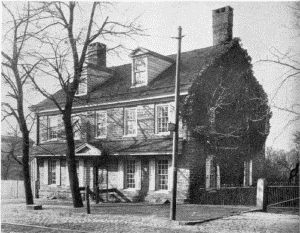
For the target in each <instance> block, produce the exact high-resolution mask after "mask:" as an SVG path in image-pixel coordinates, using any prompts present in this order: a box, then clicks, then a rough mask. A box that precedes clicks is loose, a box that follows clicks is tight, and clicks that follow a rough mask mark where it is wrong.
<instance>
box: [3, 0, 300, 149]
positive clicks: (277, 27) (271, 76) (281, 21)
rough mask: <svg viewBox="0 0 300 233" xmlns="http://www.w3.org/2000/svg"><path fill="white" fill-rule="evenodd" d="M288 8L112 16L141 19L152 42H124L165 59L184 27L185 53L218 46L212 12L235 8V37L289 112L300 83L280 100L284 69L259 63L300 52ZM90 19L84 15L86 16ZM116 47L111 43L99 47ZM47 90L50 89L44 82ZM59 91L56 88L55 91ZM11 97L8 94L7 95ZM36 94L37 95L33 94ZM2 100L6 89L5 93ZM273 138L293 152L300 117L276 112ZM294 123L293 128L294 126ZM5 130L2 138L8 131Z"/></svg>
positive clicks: (173, 6)
mask: <svg viewBox="0 0 300 233" xmlns="http://www.w3.org/2000/svg"><path fill="white" fill-rule="evenodd" d="M290 4H291V3H288V2H255V3H252V2H199V1H197V2H187V1H184V2H171V1H168V2H131V3H130V2H115V9H117V11H114V12H113V13H111V14H110V15H109V17H110V19H112V20H119V21H120V20H121V21H122V20H126V19H129V20H130V19H133V18H136V17H137V16H139V18H138V22H139V24H140V25H141V26H142V27H143V28H147V29H148V30H147V34H148V35H149V36H146V37H137V38H135V41H132V40H131V41H129V40H123V39H122V38H119V39H118V40H119V41H116V43H117V42H122V43H123V44H124V45H126V47H128V48H130V49H135V48H137V47H138V46H141V47H144V48H147V49H150V50H152V51H155V52H157V53H160V54H163V55H169V54H175V53H176V52H177V40H175V39H173V38H172V37H176V36H177V34H178V27H179V26H181V27H182V33H183V35H185V37H184V38H183V40H182V52H185V51H190V50H194V49H199V48H205V47H209V46H212V41H213V40H212V10H214V9H218V8H221V7H224V6H227V5H229V6H231V7H232V8H233V9H234V13H233V15H234V16H233V37H239V38H240V39H241V43H242V44H243V48H245V49H246V50H247V51H248V54H249V55H250V56H251V57H252V64H253V70H254V75H255V76H256V78H257V79H258V81H259V83H260V84H261V85H262V86H263V88H264V90H265V92H266V93H267V95H268V98H269V100H270V103H271V105H275V106H280V107H289V106H290V105H291V104H293V103H299V102H300V94H299V93H300V92H299V91H300V82H299V81H300V80H299V79H298V80H296V79H291V80H289V81H288V82H286V83H285V84H284V85H283V86H282V88H280V91H279V92H278V93H277V94H276V95H275V93H276V91H277V89H278V87H279V86H280V83H281V82H282V80H283V78H284V76H283V74H284V73H285V72H287V70H286V69H283V68H282V67H279V66H278V65H271V64H269V63H263V62H259V60H260V59H267V58H272V56H271V53H270V52H271V51H274V49H277V50H279V51H281V52H284V53H285V52H287V51H291V52H299V45H300V40H299V37H296V32H295V31H293V30H292V29H291V26H292V20H293V17H292V12H291V9H290V8H289V7H288V5H290ZM83 15H84V14H83ZM99 42H102V43H106V44H107V46H108V47H112V46H113V44H114V43H112V42H110V41H99ZM128 55H129V52H127V53H125V52H123V53H121V54H120V57H117V56H113V55H108V57H107V65H108V66H116V65H121V64H126V63H130V62H131V59H130V57H129V56H128ZM43 84H44V85H45V86H46V85H48V87H49V84H48V83H47V81H45V80H44V81H43ZM52 88H54V86H52ZM4 92H5V91H4ZM27 94H28V98H27V100H28V103H27V104H35V103H37V102H39V101H41V100H42V99H43V98H42V97H40V96H38V95H36V94H35V95H34V96H32V95H30V91H29V92H28V93H27ZM31 94H32V93H31ZM1 96H2V98H4V95H3V89H2V95H1ZM271 110H272V112H273V116H272V119H271V129H270V134H269V137H268V139H267V143H266V145H267V146H268V147H273V148H275V149H284V150H289V149H291V148H292V147H293V143H292V138H293V133H294V132H295V130H296V129H298V130H299V129H300V122H290V121H291V120H292V119H294V117H295V115H293V114H291V113H287V112H284V111H279V110H278V109H276V108H274V107H272V108H271ZM289 122H290V123H289ZM8 128H9V127H8V126H7V125H5V124H2V133H3V132H7V131H8Z"/></svg>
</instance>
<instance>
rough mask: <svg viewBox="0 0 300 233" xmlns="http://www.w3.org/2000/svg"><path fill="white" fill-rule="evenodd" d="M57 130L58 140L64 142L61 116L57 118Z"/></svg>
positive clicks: (64, 136)
mask: <svg viewBox="0 0 300 233" xmlns="http://www.w3.org/2000/svg"><path fill="white" fill-rule="evenodd" d="M57 130H58V138H59V139H63V140H65V139H66V134H65V127H64V121H63V119H62V115H58V116H57Z"/></svg>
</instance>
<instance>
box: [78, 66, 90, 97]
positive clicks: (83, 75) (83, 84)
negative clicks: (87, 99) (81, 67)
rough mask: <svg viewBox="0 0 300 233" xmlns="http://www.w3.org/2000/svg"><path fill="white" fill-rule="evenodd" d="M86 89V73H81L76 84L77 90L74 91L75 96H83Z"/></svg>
mask: <svg viewBox="0 0 300 233" xmlns="http://www.w3.org/2000/svg"><path fill="white" fill-rule="evenodd" d="M81 89H83V91H82V92H79V90H81ZM87 89H88V79H87V74H86V72H84V73H81V77H80V82H79V84H78V88H77V90H76V93H75V96H83V95H86V94H87Z"/></svg>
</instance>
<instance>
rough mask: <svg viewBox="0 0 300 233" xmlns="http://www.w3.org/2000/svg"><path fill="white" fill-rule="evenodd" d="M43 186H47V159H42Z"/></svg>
mask: <svg viewBox="0 0 300 233" xmlns="http://www.w3.org/2000/svg"><path fill="white" fill-rule="evenodd" d="M43 183H44V184H45V185H48V159H44V182H43Z"/></svg>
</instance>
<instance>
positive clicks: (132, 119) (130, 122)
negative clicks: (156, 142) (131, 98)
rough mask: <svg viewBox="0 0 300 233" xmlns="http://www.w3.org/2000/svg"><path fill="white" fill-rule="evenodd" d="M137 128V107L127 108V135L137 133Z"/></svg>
mask: <svg viewBox="0 0 300 233" xmlns="http://www.w3.org/2000/svg"><path fill="white" fill-rule="evenodd" d="M136 128H137V119H136V108H131V109H125V135H135V134H136V130H137V129H136Z"/></svg>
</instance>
